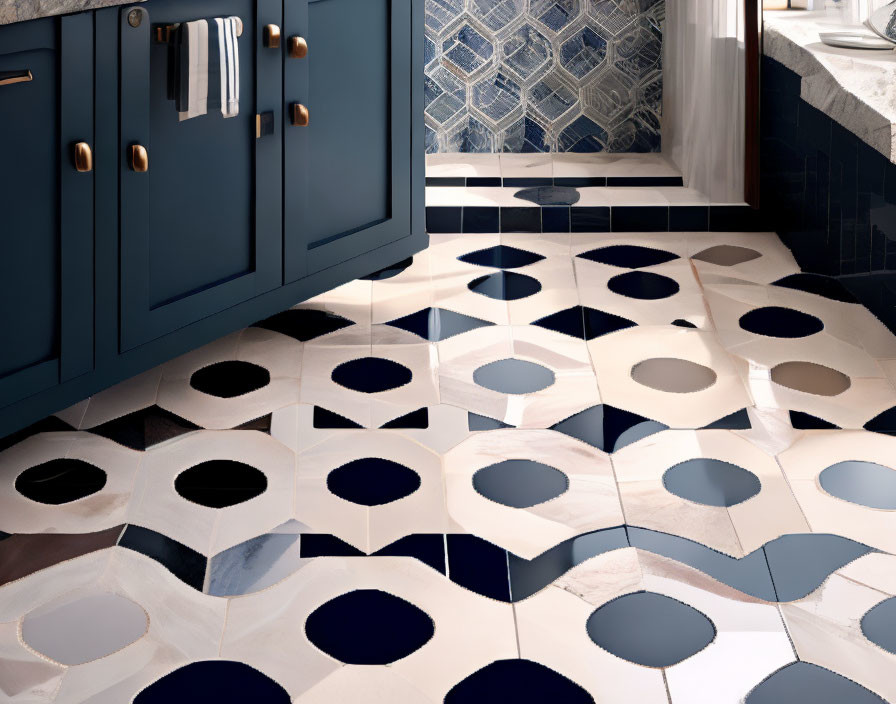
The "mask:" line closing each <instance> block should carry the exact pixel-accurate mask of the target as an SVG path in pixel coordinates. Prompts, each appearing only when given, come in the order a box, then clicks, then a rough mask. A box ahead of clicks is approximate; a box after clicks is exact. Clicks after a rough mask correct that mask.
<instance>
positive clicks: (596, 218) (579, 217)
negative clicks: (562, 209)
mask: <svg viewBox="0 0 896 704" xmlns="http://www.w3.org/2000/svg"><path fill="white" fill-rule="evenodd" d="M570 231H571V232H610V209H609V208H605V207H597V208H584V207H581V208H579V207H573V208H572V210H571V219H570Z"/></svg>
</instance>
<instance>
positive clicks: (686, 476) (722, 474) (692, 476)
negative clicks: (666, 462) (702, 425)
mask: <svg viewBox="0 0 896 704" xmlns="http://www.w3.org/2000/svg"><path fill="white" fill-rule="evenodd" d="M663 486H664V487H665V488H666V491H668V492H670V493H672V494H675V495H676V496H680V497H681V498H683V499H687V500H688V501H693V502H695V503H698V504H704V505H707V506H724V507H729V506H736V505H737V504H740V503H743V502H744V501H746V500H747V499H750V498H752V497H754V496H756V494H758V493H759V490H760V489H761V488H762V487H761V485H760V484H759V478H758V477H757V476H756V475H755V474H753V473H752V472H751V471H749V470H748V469H744V468H743V467H740V466H738V465H735V464H731V463H730V462H723V461H722V460H715V459H711V458H708V457H697V458H694V459H691V460H686V461H684V462H680V463H678V464H676V465H674V466H672V467H670V468H669V469H667V470H666V472H665V473H664V474H663Z"/></svg>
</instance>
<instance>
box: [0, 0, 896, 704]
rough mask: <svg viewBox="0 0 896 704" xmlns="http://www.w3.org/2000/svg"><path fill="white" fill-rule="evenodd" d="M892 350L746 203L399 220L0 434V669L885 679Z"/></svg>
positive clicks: (510, 168) (86, 674) (515, 689)
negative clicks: (407, 227) (662, 225)
mask: <svg viewBox="0 0 896 704" xmlns="http://www.w3.org/2000/svg"><path fill="white" fill-rule="evenodd" d="M511 4H512V3H511ZM561 4H562V3H561ZM503 157H504V155H501V156H500V158H499V156H498V155H483V158H482V159H476V160H472V161H470V162H469V163H468V164H466V165H463V164H461V165H458V164H457V163H454V162H452V159H451V158H442V157H440V158H439V159H440V160H441V161H440V163H441V166H439V167H438V168H439V169H441V172H442V174H441V176H442V177H444V178H466V177H472V178H476V177H483V178H489V177H492V178H499V177H501V176H502V168H503V169H504V171H505V172H506V173H505V174H504V175H507V174H511V175H510V176H508V178H526V177H529V176H531V174H532V173H534V172H535V171H538V170H539V169H541V170H542V171H543V170H544V169H548V170H549V171H550V170H554V171H556V169H557V168H560V167H562V168H563V169H567V170H568V171H569V172H570V173H572V174H573V176H572V177H575V175H576V174H578V173H579V171H581V169H583V168H585V165H583V164H579V163H578V161H576V159H577V158H578V157H576V156H575V155H574V156H572V157H570V156H568V155H563V159H553V158H550V159H547V161H545V159H544V158H541V157H539V158H538V159H536V160H535V162H533V161H532V159H531V158H530V157H529V156H523V157H520V158H519V159H509V160H508V159H504V158H503ZM570 159H571V160H572V161H571V162H570V163H560V162H563V161H564V160H566V161H569V160H570ZM474 161H475V162H476V163H473V162H474ZM502 161H503V162H505V163H504V164H503V165H502ZM611 161H612V160H611ZM636 161H637V160H636ZM572 162H575V163H572ZM533 163H534V164H535V166H532V167H531V168H530V166H527V164H529V165H531V164H533ZM558 164H559V166H558ZM654 166H656V164H654ZM589 168H590V167H589ZM601 168H603V169H604V170H605V171H606V174H607V175H608V176H612V173H616V171H614V169H616V170H617V171H619V170H622V171H624V170H625V169H626V168H628V169H629V170H630V171H631V169H635V170H637V168H641V167H640V166H638V164H634V163H631V164H628V165H626V164H614V163H610V162H607V163H602V165H601ZM576 169H579V171H576ZM523 172H525V174H524V173H523ZM611 172H612V173H611ZM545 173H547V172H545ZM554 175H555V176H556V173H555V174H554ZM617 175H618V174H617ZM653 175H655V174H653ZM521 187H522V186H521ZM428 190H429V191H431V192H433V193H432V195H433V197H434V198H436V197H437V198H443V199H447V200H446V201H445V202H446V203H447V202H449V201H450V199H452V198H457V197H458V193H459V194H460V195H462V196H463V198H465V199H466V202H468V204H469V205H470V206H472V207H475V206H476V205H477V204H479V205H484V204H498V205H502V204H503V205H511V204H514V203H515V204H517V205H520V204H523V203H524V201H519V200H518V199H516V198H515V197H514V193H515V192H516V191H515V189H513V188H493V189H489V188H471V189H462V188H459V187H458V188H449V187H445V186H441V187H434V188H430V189H428ZM639 190H640V191H642V192H640V193H638V191H639ZM644 190H645V189H637V188H621V189H619V188H598V187H593V188H590V189H583V191H586V192H585V193H583V199H584V200H586V201H588V199H592V200H594V202H595V203H596V202H598V201H599V200H600V199H601V198H603V199H607V198H609V199H613V198H621V199H625V198H629V199H631V202H632V203H633V204H634V203H636V202H637V200H638V199H639V198H640V199H643V198H644V197H645V196H644V193H643V191H644ZM646 190H647V191H655V193H653V194H650V193H648V194H647V195H648V197H656V196H658V195H659V196H662V197H663V198H665V199H667V200H670V201H671V200H675V199H676V198H678V199H679V200H677V201H675V202H676V203H677V202H680V201H681V200H682V199H684V200H686V199H687V198H690V197H692V196H691V195H689V194H688V193H685V192H684V191H687V189H681V188H678V189H676V188H674V187H665V188H661V187H658V188H656V189H651V188H648V189H646ZM454 191H458V193H453V192H454ZM594 191H601V192H602V193H601V194H596V193H593V192H594ZM496 192H500V193H496ZM588 202H590V201H588ZM601 202H603V201H601ZM624 202H627V201H625V200H618V202H616V201H614V203H613V204H614V205H620V204H621V203H624ZM580 204H581V203H580ZM530 205H531V204H530ZM476 216H477V213H476V212H474V211H470V217H471V218H472V219H475V217H476ZM480 225H482V227H481V228H480V229H485V224H484V222H481V223H480ZM495 229H496V230H497V229H498V228H497V227H495ZM894 360H896V338H894V337H893V336H892V335H891V334H890V333H889V332H888V331H887V330H886V329H885V328H884V327H883V326H882V325H881V324H880V322H879V321H878V320H877V319H876V318H874V316H873V315H872V314H871V313H869V312H868V311H867V310H865V309H864V308H862V307H861V306H859V305H857V304H856V303H855V302H854V301H853V300H852V299H851V298H850V297H849V296H848V295H845V294H844V291H843V290H842V288H838V286H837V285H836V282H835V281H834V280H832V279H828V278H826V277H821V276H818V275H809V274H802V273H800V272H799V270H798V268H797V266H796V264H795V262H794V260H793V258H792V256H791V255H790V253H789V251H788V250H787V249H786V248H785V247H784V246H783V244H782V243H781V242H780V241H779V240H778V239H777V237H776V236H774V235H772V234H769V233H738V232H728V233H689V232H676V233H662V234H656V233H654V234H651V233H631V234H626V235H620V234H574V235H570V234H562V235H534V234H497V233H494V232H493V233H491V234H489V233H485V234H476V235H472V234H471V235H452V234H446V235H433V236H432V238H431V246H430V247H429V249H427V250H426V251H425V252H422V253H420V254H417V255H415V256H414V257H413V258H411V259H408V260H403V261H400V262H395V263H394V265H392V266H389V267H386V268H385V269H382V270H380V271H377V272H371V274H370V275H369V276H367V277H364V278H363V279H359V280H358V281H354V282H351V283H349V284H346V285H344V286H341V287H339V288H337V289H335V290H333V291H330V292H328V293H325V294H322V295H320V296H318V297H316V298H314V299H312V300H310V301H307V302H305V303H302V304H300V305H297V306H296V307H294V308H292V309H290V310H287V311H284V312H282V313H280V314H278V315H275V316H272V317H270V318H268V319H265V320H262V321H259V322H257V323H256V324H255V325H253V326H252V327H250V328H248V329H246V330H244V331H241V332H238V333H235V334H233V335H229V336H227V337H224V338H222V339H220V340H218V341H216V342H213V343H212V344H210V345H207V346H206V347H204V348H202V349H199V350H196V351H194V352H191V353H189V354H187V355H184V356H182V357H180V358H178V359H175V360H173V361H171V362H169V363H168V364H165V365H162V366H161V367H159V368H156V369H153V370H150V371H148V372H146V373H144V374H142V375H140V376H138V377H135V378H134V379H130V380H128V381H125V382H123V383H121V384H119V385H117V386H115V387H113V388H111V389H108V390H106V391H103V392H101V393H99V394H97V395H96V396H94V397H93V398H91V399H89V400H86V401H83V402H81V403H79V404H76V405H75V406H73V407H71V408H69V409H66V410H64V411H61V412H60V413H58V414H56V415H55V416H51V417H50V418H47V419H44V420H43V421H40V422H38V423H36V424H34V425H32V426H31V427H30V428H27V429H26V430H24V431H21V432H20V433H17V434H16V435H14V436H11V437H9V438H6V439H3V440H0V699H2V700H3V701H11V702H28V703H29V704H32V703H35V702H60V703H62V704H85V703H89V704H121V702H131V701H133V702H135V703H136V704H156V702H160V701H174V700H176V699H177V697H178V695H179V694H180V693H182V692H184V691H187V690H189V689H191V688H198V689H199V691H203V692H205V693H207V694H208V696H212V697H220V696H223V694H222V693H223V692H228V693H229V692H232V691H238V690H240V691H245V692H249V693H250V694H248V695H247V696H248V698H250V699H251V698H253V697H254V698H255V699H257V700H259V701H271V702H276V701H283V702H284V703H285V702H286V701H290V700H291V701H293V702H302V703H303V704H306V703H307V704H315V703H317V702H328V703H329V702H336V701H340V702H341V701H349V700H357V701H365V702H368V701H369V702H390V703H391V702H402V703H405V702H407V703H408V704H417V703H418V702H419V703H420V704H437V703H439V702H445V703H446V704H459V703H460V702H471V701H476V702H478V701H498V700H500V701H504V700H508V701H509V700H513V701H521V702H522V701H533V700H537V701H563V702H570V703H571V704H578V703H579V702H581V703H582V704H587V703H588V702H592V703H593V702H601V703H604V702H621V703H625V704H629V703H630V702H632V701H638V702H645V703H648V704H651V703H654V702H655V703H658V704H685V703H688V702H689V703H698V704H703V703H705V704H727V703H728V702H731V703H732V704H733V703H734V702H743V701H746V702H748V704H765V703H766V702H770V701H773V700H775V697H777V700H775V701H783V700H784V699H787V700H788V701H790V700H793V701H796V699H795V697H797V696H809V695H810V694H811V693H812V692H819V691H824V692H827V693H837V696H841V699H843V700H848V701H853V700H855V701H868V702H878V701H883V700H885V699H888V700H891V701H896V691H894V689H893V684H892V680H893V678H892V676H891V671H892V670H893V669H894V664H896V642H894V639H893V637H892V634H893V632H894V628H896V564H894V562H893V560H894V558H893V555H894V554H896V542H894V540H893V538H892V536H893V535H894V527H896V526H894V524H893V523H892V520H891V519H892V518H893V515H894V512H896V465H894V463H893V459H892V455H893V452H892V449H893V448H892V447H891V445H892V443H894V442H896V437H894V436H896V410H894V409H896V386H894V382H896V363H894ZM844 428H845V430H844ZM819 688H820V689H819ZM496 692H497V694H496ZM811 696H816V695H811ZM770 698H771V699H770Z"/></svg>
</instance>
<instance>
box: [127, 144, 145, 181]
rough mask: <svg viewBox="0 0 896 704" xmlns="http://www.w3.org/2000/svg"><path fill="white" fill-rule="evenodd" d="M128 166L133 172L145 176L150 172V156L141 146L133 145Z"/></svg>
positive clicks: (129, 152)
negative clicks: (144, 174)
mask: <svg viewBox="0 0 896 704" xmlns="http://www.w3.org/2000/svg"><path fill="white" fill-rule="evenodd" d="M128 165H129V166H130V167H131V171H136V172H137V173H138V174H143V173H146V172H147V171H149V154H147V152H146V147H144V146H143V145H141V144H132V145H131V146H130V148H129V149H128Z"/></svg>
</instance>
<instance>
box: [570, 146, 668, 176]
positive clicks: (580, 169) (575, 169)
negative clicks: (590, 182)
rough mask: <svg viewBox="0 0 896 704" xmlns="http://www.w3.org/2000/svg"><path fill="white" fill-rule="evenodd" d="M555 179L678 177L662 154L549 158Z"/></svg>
mask: <svg viewBox="0 0 896 704" xmlns="http://www.w3.org/2000/svg"><path fill="white" fill-rule="evenodd" d="M552 158H553V162H554V176H556V177H563V178H570V177H598V178H599V177H601V176H616V177H620V176H622V177H636V176H653V177H669V176H681V172H680V171H679V170H678V168H676V166H675V165H674V164H673V163H672V162H671V161H670V160H669V159H668V158H666V157H664V156H663V155H662V154H634V153H632V154H624V153H620V154H608V153H603V152H602V153H599V154H575V153H572V152H559V153H555V154H553V155H552Z"/></svg>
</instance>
